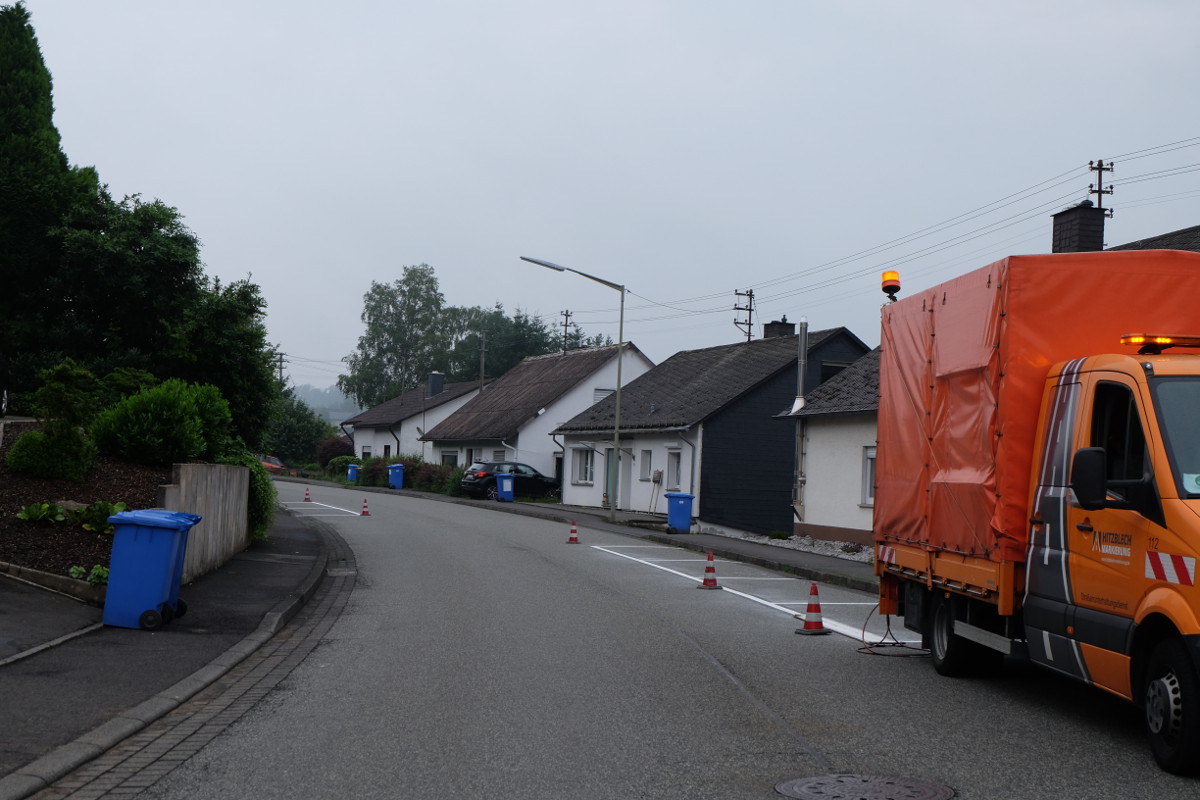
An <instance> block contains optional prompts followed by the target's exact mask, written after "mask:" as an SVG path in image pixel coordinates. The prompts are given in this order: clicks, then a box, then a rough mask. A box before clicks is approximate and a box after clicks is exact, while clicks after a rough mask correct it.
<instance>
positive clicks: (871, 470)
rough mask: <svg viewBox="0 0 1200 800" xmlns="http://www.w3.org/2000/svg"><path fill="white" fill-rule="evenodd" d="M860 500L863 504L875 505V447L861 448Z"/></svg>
mask: <svg viewBox="0 0 1200 800" xmlns="http://www.w3.org/2000/svg"><path fill="white" fill-rule="evenodd" d="M862 469H863V472H862V501H861V503H860V504H861V505H863V506H873V505H875V448H874V447H864V448H863V467H862Z"/></svg>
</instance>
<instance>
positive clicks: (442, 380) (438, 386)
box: [426, 372, 446, 397]
mask: <svg viewBox="0 0 1200 800" xmlns="http://www.w3.org/2000/svg"><path fill="white" fill-rule="evenodd" d="M445 388H446V376H445V375H443V374H442V373H440V372H431V373H429V393H428V394H427V395H426V397H435V396H437V395H439V394H441V393H442V391H443V390H444V389H445Z"/></svg>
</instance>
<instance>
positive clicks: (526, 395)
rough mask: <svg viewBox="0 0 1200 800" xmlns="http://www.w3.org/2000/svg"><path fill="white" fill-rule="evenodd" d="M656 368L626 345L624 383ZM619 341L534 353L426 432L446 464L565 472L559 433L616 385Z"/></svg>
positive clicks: (630, 343) (433, 447)
mask: <svg viewBox="0 0 1200 800" xmlns="http://www.w3.org/2000/svg"><path fill="white" fill-rule="evenodd" d="M652 366H654V364H653V362H651V361H650V359H648V358H646V356H645V355H643V354H642V352H641V351H640V350H638V349H637V347H635V346H634V345H633V343H632V342H626V343H625V344H624V345H623V348H622V353H621V380H622V382H625V381H627V380H632V379H633V378H636V377H637V376H639V375H641V374H643V373H644V372H646V371H647V370H648V369H650V368H651V367H652ZM616 386H617V345H608V346H605V347H581V348H578V349H575V350H567V351H566V352H563V353H551V354H549V355H544V356H530V357H528V358H526V359H524V360H522V361H521V363H519V364H517V365H516V366H515V367H513V368H512V369H510V370H509V371H508V372H506V373H504V375H502V376H501V377H499V378H497V379H496V380H495V381H493V382H492V383H490V384H488V386H487V388H486V389H485V390H484V391H483V392H481V393H479V394H478V395H477V396H476V397H474V398H472V399H471V400H470V402H468V403H466V404H465V405H463V406H462V407H461V408H460V409H458V410H457V411H455V412H454V413H453V414H451V415H450V416H449V417H447V418H446V419H445V420H444V421H442V422H441V423H439V424H438V425H436V426H434V427H433V428H430V429H427V432H426V433H425V435H424V436H423V437H422V438H423V440H424V441H425V442H427V443H428V444H429V445H430V447H431V448H432V450H433V451H434V453H436V454H438V455H439V456H440V458H441V460H442V461H443V463H445V462H446V461H447V460H450V459H454V460H456V461H457V463H459V464H470V463H471V462H473V461H504V460H509V461H520V462H523V463H525V464H528V465H530V466H531V467H533V468H534V469H536V470H538V471H539V472H541V473H543V474H545V475H555V476H558V477H559V478H561V477H562V468H563V467H562V458H563V449H562V446H561V444H559V442H558V441H557V440H555V439H554V438H553V437H551V435H550V434H551V432H552V431H553V430H554V429H555V428H557V427H558V426H559V425H560V424H562V423H563V422H565V421H566V420H568V419H570V418H571V417H573V416H575V415H576V414H578V413H579V412H580V411H582V410H583V409H585V408H587V407H588V406H591V405H592V404H593V403H595V402H596V401H597V400H599V399H602V398H604V397H606V396H608V395H609V394H612V392H613V391H614V390H615V389H616Z"/></svg>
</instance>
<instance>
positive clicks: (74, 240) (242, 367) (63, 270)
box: [0, 3, 333, 460]
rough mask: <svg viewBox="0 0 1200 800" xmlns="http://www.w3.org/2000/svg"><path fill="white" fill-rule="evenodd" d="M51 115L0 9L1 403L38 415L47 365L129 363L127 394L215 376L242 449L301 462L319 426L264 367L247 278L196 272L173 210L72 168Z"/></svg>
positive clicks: (23, 46)
mask: <svg viewBox="0 0 1200 800" xmlns="http://www.w3.org/2000/svg"><path fill="white" fill-rule="evenodd" d="M53 113H54V104H53V91H52V83H51V78H50V72H49V70H48V69H47V68H46V65H45V63H44V61H43V59H42V54H41V50H40V48H39V46H38V42H37V38H36V35H35V33H34V29H33V26H32V24H31V20H30V15H29V12H28V10H27V9H26V8H25V6H24V5H23V4H20V3H17V4H15V5H10V6H0V371H3V373H4V375H3V376H0V377H2V378H3V379H4V381H5V383H6V385H7V388H8V390H9V395H10V405H11V406H12V409H13V410H14V411H15V412H24V413H34V414H42V413H45V412H46V409H44V408H40V407H38V405H37V403H36V400H35V398H36V396H37V395H36V390H37V389H38V387H39V382H40V381H41V380H42V376H43V375H44V374H45V373H46V371H47V370H49V369H51V368H52V367H54V366H55V365H67V366H69V367H71V368H74V367H78V368H79V369H82V370H85V371H86V372H87V373H89V374H93V375H96V376H98V377H105V378H106V380H107V384H108V385H109V386H120V385H121V384H122V381H121V376H122V375H130V374H136V375H138V376H139V377H138V380H137V385H136V386H131V387H129V390H130V391H134V390H137V391H140V390H142V389H144V388H147V387H148V386H149V385H153V384H157V383H160V382H164V381H168V380H171V379H176V380H180V381H184V382H186V383H187V384H191V385H197V386H212V387H215V389H216V390H217V391H219V393H220V396H221V397H222V398H223V399H224V401H225V402H226V403H227V404H228V407H229V411H230V415H231V428H230V433H231V435H232V437H233V438H234V439H235V440H238V441H241V442H242V443H243V444H244V446H245V447H246V448H249V449H250V450H252V451H253V450H260V449H278V450H289V451H292V452H291V453H290V455H291V457H292V458H294V459H296V460H312V459H313V458H314V457H315V452H316V441H317V439H318V438H320V436H322V435H324V436H328V435H331V434H332V432H333V429H332V428H331V427H330V426H328V425H324V424H323V423H321V421H320V420H319V419H316V418H315V417H313V415H312V414H311V412H306V409H305V407H304V406H303V403H300V402H299V401H297V400H296V398H295V396H294V393H292V392H290V391H289V390H287V389H286V388H285V387H284V386H283V385H282V384H281V383H280V381H279V380H278V379H277V378H276V377H275V375H274V373H273V371H272V370H273V366H272V359H273V357H274V349H273V348H272V347H271V346H270V345H269V344H268V342H267V332H266V327H265V324H264V319H265V311H266V301H265V300H264V298H263V296H262V292H261V290H260V288H259V287H258V286H257V285H256V284H254V283H251V282H250V281H249V280H248V279H247V280H240V281H236V282H234V283H230V284H228V285H224V284H222V283H221V281H220V280H218V279H213V278H210V277H208V276H207V275H205V273H204V270H203V264H202V262H201V259H200V242H199V240H198V239H197V237H196V235H195V234H193V233H192V232H191V231H190V230H188V228H187V227H186V226H185V225H184V224H183V220H182V218H181V216H180V214H179V212H178V210H177V209H175V208H173V207H171V206H168V205H167V204H165V203H163V202H162V201H160V200H157V199H156V200H153V201H146V200H143V199H142V198H141V197H140V196H138V195H131V196H128V197H125V198H123V199H120V200H118V199H116V198H114V197H113V196H112V195H111V193H110V191H109V188H108V186H107V185H105V184H104V183H102V182H101V180H100V177H99V174H98V172H97V170H96V169H95V168H94V167H79V166H72V165H71V164H70V163H69V161H68V159H67V156H66V154H65V153H64V152H63V150H62V147H61V141H60V138H59V133H58V130H57V128H56V127H55V126H54V122H53ZM118 399H119V398H118ZM314 434H315V435H314ZM310 436H312V437H313V438H311V439H310V438H308V437H310ZM302 439H303V440H307V441H306V443H305V442H302V441H301V440H302ZM281 457H283V456H282V454H281Z"/></svg>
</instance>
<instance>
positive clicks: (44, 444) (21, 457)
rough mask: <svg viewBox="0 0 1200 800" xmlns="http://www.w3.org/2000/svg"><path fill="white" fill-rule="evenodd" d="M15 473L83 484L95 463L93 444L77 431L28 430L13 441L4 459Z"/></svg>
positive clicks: (70, 429)
mask: <svg viewBox="0 0 1200 800" xmlns="http://www.w3.org/2000/svg"><path fill="white" fill-rule="evenodd" d="M6 463H7V464H8V466H9V468H11V469H12V470H13V471H15V472H21V473H25V474H26V475H32V476H34V477H36V478H66V479H67V480H71V481H75V482H76V483H82V482H83V480H84V478H85V477H87V472H88V470H89V469H91V468H92V465H93V464H94V463H96V444H95V443H94V442H93V441H92V440H91V439H90V438H88V437H87V435H86V434H84V433H83V432H82V431H80V430H79V429H78V428H61V429H57V430H55V431H53V432H43V431H29V432H27V433H25V434H23V435H22V436H21V438H19V439H17V440H16V441H15V442H13V446H12V447H11V448H9V451H8V458H7V460H6Z"/></svg>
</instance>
